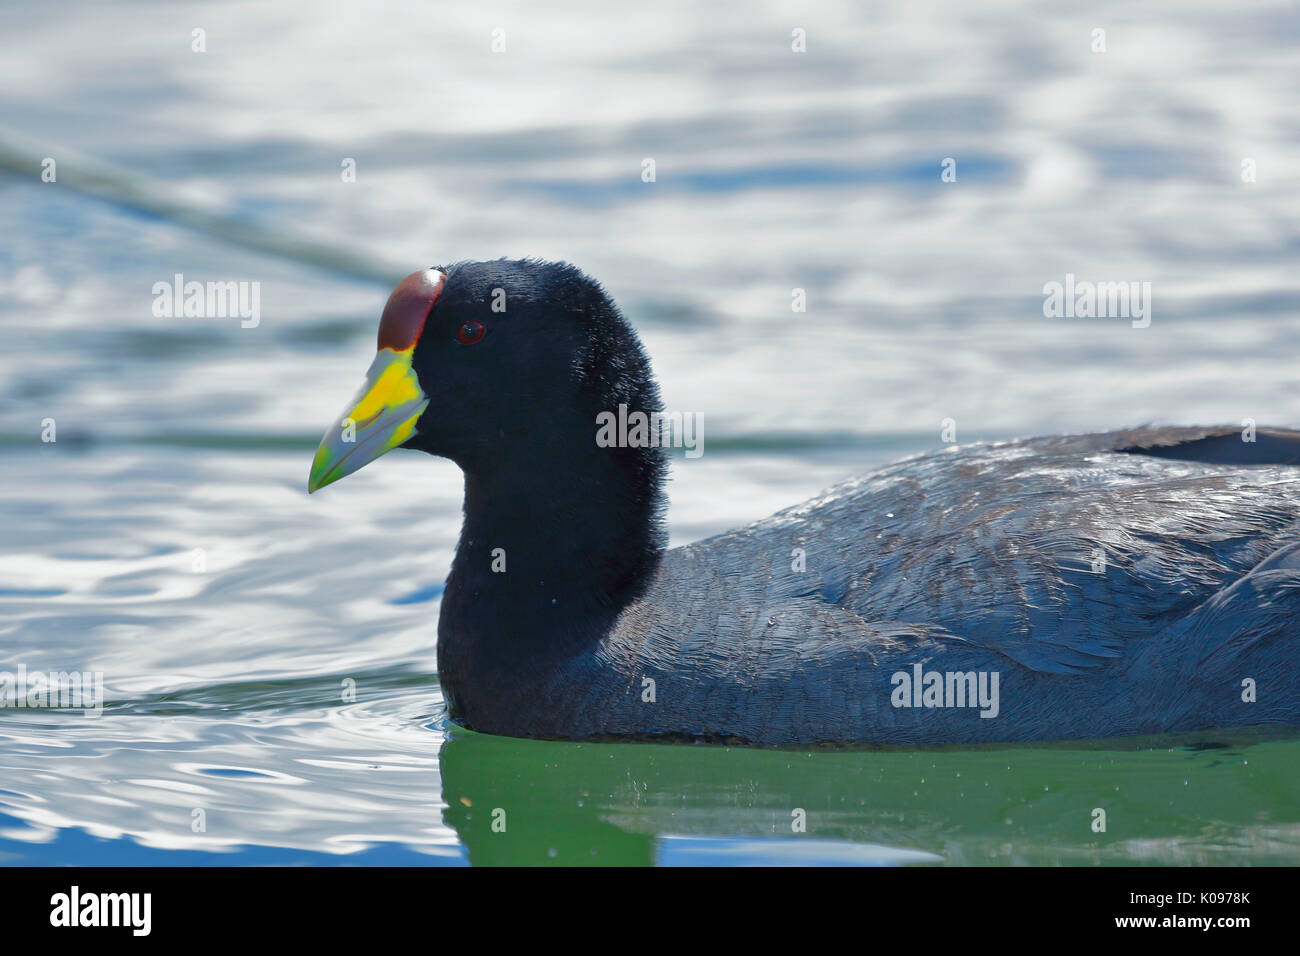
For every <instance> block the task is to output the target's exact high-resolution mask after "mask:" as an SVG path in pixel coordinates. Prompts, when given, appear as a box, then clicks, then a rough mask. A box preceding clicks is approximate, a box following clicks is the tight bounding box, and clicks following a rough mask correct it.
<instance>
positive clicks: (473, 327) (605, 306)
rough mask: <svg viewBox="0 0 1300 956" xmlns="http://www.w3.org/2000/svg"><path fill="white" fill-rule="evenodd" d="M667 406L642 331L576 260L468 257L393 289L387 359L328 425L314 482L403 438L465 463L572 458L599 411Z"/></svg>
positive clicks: (383, 335)
mask: <svg viewBox="0 0 1300 956" xmlns="http://www.w3.org/2000/svg"><path fill="white" fill-rule="evenodd" d="M620 403H622V404H627V405H628V406H629V408H636V409H640V410H643V411H645V412H652V411H657V410H659V408H660V405H659V398H658V390H657V388H656V386H655V384H654V380H653V377H652V375H651V372H650V365H649V361H648V360H647V359H646V356H645V353H644V351H643V350H642V348H641V345H640V342H639V341H638V340H637V337H636V334H635V332H633V331H632V329H631V327H630V326H628V324H627V323H626V322H625V321H624V319H623V318H622V316H621V315H620V314H619V312H618V309H617V308H616V307H615V305H614V304H613V302H612V301H611V300H610V299H609V297H608V296H607V295H606V294H605V292H604V290H602V289H601V287H600V285H599V284H598V283H596V282H595V281H594V280H592V279H589V278H588V277H587V276H585V275H583V274H582V273H581V272H580V271H579V270H577V269H575V268H574V267H572V266H570V265H567V264H564V263H551V262H540V261H536V260H504V259H503V260H496V261H493V262H465V263H459V264H457V265H453V266H447V267H437V268H431V269H424V270H421V271H419V272H413V273H411V275H409V276H407V277H406V278H405V279H403V280H402V281H401V282H400V283H399V284H398V286H397V288H396V289H394V290H393V292H392V295H390V296H389V299H388V304H387V305H386V306H385V307H384V312H383V316H382V318H381V319H380V320H379V341H378V354H377V355H376V356H375V359H374V362H373V363H372V364H371V366H370V370H369V372H367V374H366V380H365V382H364V383H363V385H362V387H361V390H360V392H359V393H358V394H357V397H356V398H355V399H354V400H353V401H352V403H351V404H349V405H348V407H347V410H346V411H344V413H343V414H342V415H341V416H340V417H339V419H338V421H336V422H335V423H334V424H333V425H331V426H330V428H329V430H328V431H327V432H326V433H325V437H324V439H323V440H322V441H321V443H320V447H319V448H318V449H317V450H316V457H315V459H314V460H313V462H312V468H311V476H310V479H309V481H308V485H307V490H308V491H309V492H312V491H316V490H317V489H319V488H323V487H325V486H326V485H328V484H332V483H333V482H335V481H338V480H339V479H340V478H343V477H345V476H347V475H350V474H351V473H352V472H354V471H356V470H357V469H359V468H361V467H362V466H364V465H366V464H369V463H370V462H372V461H374V460H375V459H376V458H378V457H379V456H380V455H383V454H384V453H385V452H388V451H390V450H392V449H393V448H397V447H399V446H402V447H406V448H416V449H419V450H421V451H426V452H429V453H430V454H434V455H440V456H443V457H446V458H450V459H452V460H453V461H455V462H457V463H458V464H460V465H461V467H462V468H465V469H466V470H470V469H480V470H482V469H493V468H499V467H504V466H509V465H510V464H514V463H518V462H520V461H521V460H522V462H523V464H524V465H525V466H528V467H532V466H536V467H546V462H545V461H542V460H540V459H542V458H545V457H547V456H559V455H562V454H566V453H567V454H573V453H574V451H575V450H576V449H573V448H568V449H566V448H565V447H564V446H565V445H566V444H569V445H573V446H576V445H578V444H584V443H585V445H586V446H587V447H591V446H593V445H594V435H595V432H596V416H597V415H598V414H599V413H600V412H601V411H605V410H615V409H617V407H618V405H619V404H620Z"/></svg>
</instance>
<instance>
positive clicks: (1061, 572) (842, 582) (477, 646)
mask: <svg viewBox="0 0 1300 956" xmlns="http://www.w3.org/2000/svg"><path fill="white" fill-rule="evenodd" d="M443 271H444V272H445V273H446V274H447V280H446V285H445V288H444V289H443V291H442V293H441V297H440V298H439V299H438V301H437V303H436V305H435V306H434V307H433V310H432V312H431V313H430V314H429V316H428V320H427V324H426V326H425V328H424V332H423V334H422V336H421V338H420V340H419V342H418V343H417V345H416V348H415V352H414V358H413V367H414V369H415V371H416V373H417V375H418V377H419V381H420V385H421V387H422V389H423V390H424V392H425V394H426V395H427V396H428V397H429V406H428V409H427V410H426V411H425V412H424V414H423V415H422V416H421V418H420V420H419V422H418V424H417V431H416V434H415V435H414V436H413V437H412V438H411V439H410V440H409V441H407V442H406V446H407V447H413V448H418V449H421V450H424V451H427V452H430V453H432V454H436V455H442V456H445V457H448V458H451V459H452V460H454V461H456V462H457V463H458V464H459V465H460V466H461V468H462V470H463V471H464V474H465V523H464V527H463V530H462V533H461V539H460V543H459V546H458V548H457V551H456V556H455V560H454V563H453V566H452V570H451V574H450V576H449V578H448V580H447V587H446V591H445V594H444V598H443V603H442V610H441V617H440V620H439V624H438V662H439V677H440V681H441V683H442V685H443V688H444V690H445V692H446V695H447V699H448V702H449V706H450V710H451V714H452V716H453V717H454V718H455V719H457V720H460V721H462V722H464V723H465V724H467V725H468V726H470V727H473V728H475V729H477V730H481V731H485V732H488V733H496V734H508V735H516V736H538V737H556V738H591V737H609V736H626V737H637V738H641V737H652V736H654V737H701V738H706V739H734V740H743V741H748V742H752V743H758V744H766V745H795V744H812V743H818V742H876V743H899V744H940V743H974V742H983V741H1014V740H1039V739H1067V738H1088V737H1107V736H1113V735H1121V734H1139V733H1143V734H1145V733H1157V732H1167V731H1178V730H1194V729H1205V728H1213V727H1227V726H1236V725H1248V724H1251V725H1258V724H1270V723H1273V724H1297V723H1300V681H1297V676H1300V675H1298V674H1297V665H1296V657H1297V651H1298V650H1300V543H1298V542H1300V534H1297V531H1298V530H1300V504H1298V503H1297V494H1296V492H1297V490H1298V489H1300V468H1297V465H1298V464H1300V432H1294V431H1288V430H1281V429H1262V430H1260V431H1259V433H1258V440H1257V441H1256V442H1254V443H1247V442H1243V441H1241V438H1240V435H1239V434H1238V432H1237V431H1236V430H1232V429H1226V428H1220V429H1187V428H1142V429H1136V430H1131V431H1123V432H1113V433H1108V434H1100V435H1084V436H1073V437H1055V438H1040V439H1030V440H1022V441H1013V442H998V443H993V444H982V445H973V446H966V447H961V448H955V449H948V450H945V451H944V452H940V453H935V454H928V455H923V456H919V457H916V458H912V459H909V460H906V461H903V462H900V463H898V464H895V465H892V466H889V467H887V468H883V469H881V470H879V471H876V472H874V473H873V474H870V475H868V476H866V477H863V478H860V479H857V480H854V481H850V482H848V483H845V484H843V485H841V486H839V487H837V488H835V489H833V490H832V491H830V492H829V493H827V494H826V495H824V496H823V497H820V498H818V499H816V500H814V501H810V502H806V503H804V504H802V505H799V506H797V507H794V508H791V509H789V510H787V511H783V512H781V513H779V514H777V515H774V516H772V517H771V518H768V519H766V520H764V521H760V522H758V523H756V524H753V525H750V526H748V527H745V528H741V529H738V530H735V531H732V532H729V533H726V534H723V535H719V536H717V537H714V538H710V539H708V540H706V541H701V542H698V543H696V544H692V545H689V546H687V547H683V548H677V549H673V550H664V547H663V542H664V533H663V522H662V517H663V507H664V504H663V502H664V497H663V482H664V478H665V473H666V464H665V457H664V454H663V451H662V450H661V449H659V448H651V447H632V448H601V447H598V446H597V444H596V442H595V440H594V436H595V433H596V416H597V415H598V414H599V413H600V412H603V411H610V410H613V409H616V408H617V407H618V406H619V405H620V404H622V405H626V406H628V408H629V409H630V410H641V411H645V412H652V411H657V410H660V409H661V403H660V398H659V393H658V389H657V387H656V385H655V382H654V378H653V375H652V373H651V370H650V364H649V361H648V359H647V357H646V355H645V352H644V351H643V349H642V348H641V345H640V343H639V342H638V340H637V337H636V335H635V333H634V332H633V331H632V329H631V327H630V326H629V325H628V323H627V322H626V321H625V320H624V319H623V317H622V316H621V315H620V314H619V312H618V309H617V308H616V307H615V305H614V304H613V303H612V301H610V298H609V297H608V296H607V295H606V294H605V293H604V292H603V290H602V289H601V288H600V286H599V285H598V284H597V283H595V282H594V281H592V280H590V279H589V278H587V277H585V276H584V275H583V274H582V273H580V272H579V271H578V270H576V269H574V268H573V267H571V266H568V265H564V264H555V263H545V262H538V261H532V260H523V261H506V260H501V261H496V262H486V263H460V264H457V265H455V266H450V267H446V268H445V269H444V270H443ZM497 290H502V292H497ZM503 296H504V311H500V307H501V304H502V298H503ZM470 320H475V321H481V322H482V323H483V324H484V325H485V326H486V328H487V332H486V334H485V336H484V337H483V339H482V340H481V341H480V342H477V343H476V344H474V345H473V346H472V347H458V344H457V342H456V339H455V330H456V329H457V328H458V327H459V326H461V325H462V324H463V323H465V322H467V321H470ZM498 549H500V551H498ZM796 549H799V550H801V551H802V552H803V555H804V558H803V561H802V565H803V569H802V570H799V569H797V568H796V565H797V564H799V563H800V562H797V561H795V560H792V555H793V554H795V553H796ZM499 555H503V556H504V562H505V570H504V571H501V570H494V569H493V567H494V556H499ZM498 564H499V562H498ZM917 665H919V666H920V671H919V673H920V674H926V673H928V672H936V673H940V674H949V673H955V674H967V673H973V674H986V675H989V674H997V675H998V694H999V704H998V707H997V714H996V716H981V709H980V708H978V707H973V706H969V705H966V706H925V705H924V704H923V703H922V704H921V706H907V707H904V706H897V705H896V704H897V702H898V693H899V681H898V680H897V677H896V675H898V674H900V673H902V674H907V675H909V679H910V677H911V676H912V675H915V674H917V673H918V671H917ZM958 683H959V684H960V683H961V680H960V679H959V681H958ZM967 686H973V685H967ZM948 699H949V700H950V699H951V698H948ZM914 700H915V701H916V702H918V703H920V702H921V698H920V696H918V697H916V698H914ZM983 710H984V712H987V710H988V708H983Z"/></svg>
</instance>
